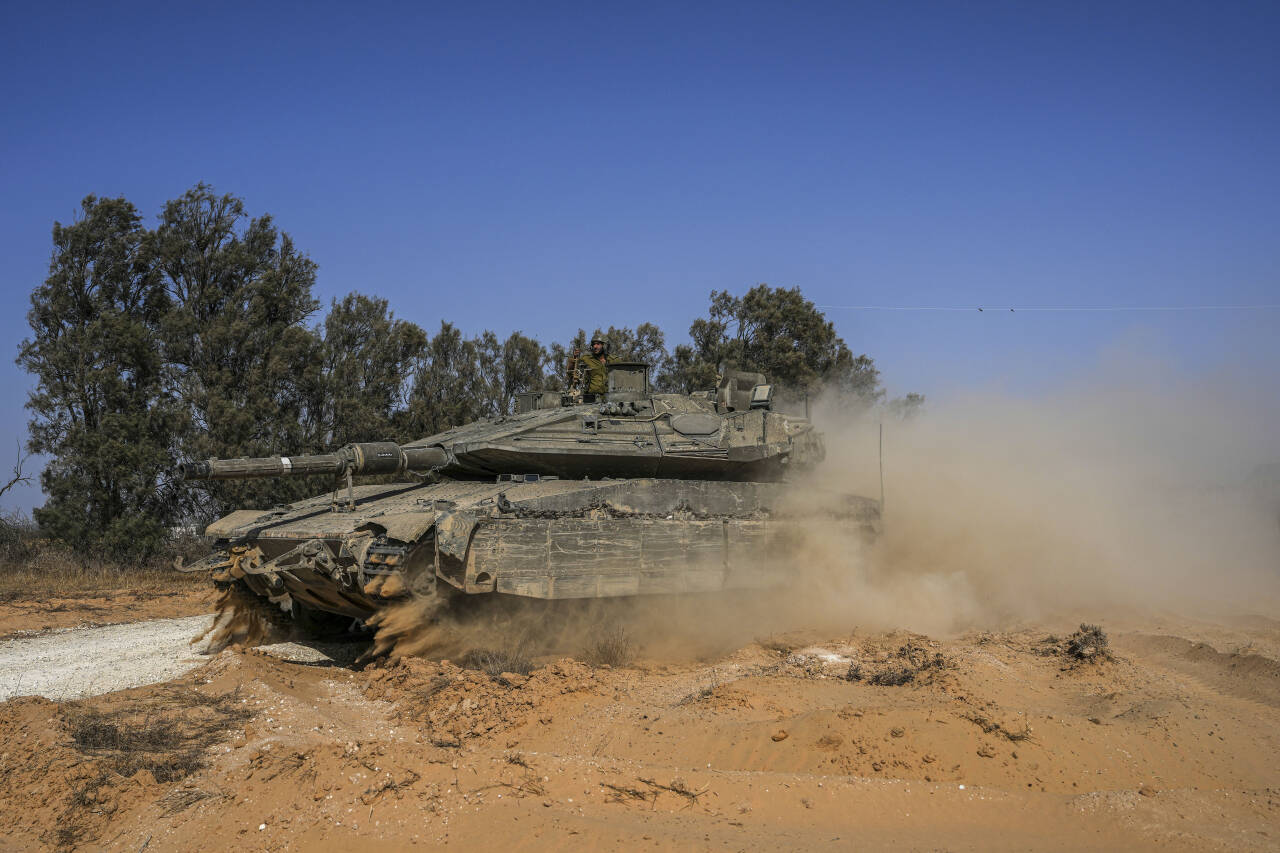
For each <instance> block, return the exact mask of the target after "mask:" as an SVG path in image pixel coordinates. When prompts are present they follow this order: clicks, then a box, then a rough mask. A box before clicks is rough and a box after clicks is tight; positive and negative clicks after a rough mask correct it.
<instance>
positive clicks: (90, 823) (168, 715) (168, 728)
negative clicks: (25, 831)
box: [46, 687, 253, 849]
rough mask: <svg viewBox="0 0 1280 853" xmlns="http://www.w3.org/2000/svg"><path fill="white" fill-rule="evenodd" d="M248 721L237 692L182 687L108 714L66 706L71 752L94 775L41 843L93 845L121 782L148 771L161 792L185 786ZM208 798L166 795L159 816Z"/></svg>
mask: <svg viewBox="0 0 1280 853" xmlns="http://www.w3.org/2000/svg"><path fill="white" fill-rule="evenodd" d="M251 716H253V712H252V711H250V710H249V709H248V708H247V707H246V706H245V704H244V703H243V702H242V701H241V699H240V697H239V692H238V691H233V692H231V693H225V694H221V695H209V694H207V693H201V692H200V691H198V690H193V689H191V688H182V687H171V688H168V689H166V690H164V691H163V692H162V693H161V695H160V696H159V697H153V698H141V699H136V700H134V701H132V702H127V703H126V704H123V705H121V706H118V707H114V708H111V709H110V710H100V709H98V708H94V707H91V706H89V705H88V703H87V702H75V703H68V704H66V705H63V706H62V717H63V721H64V723H65V725H66V728H67V732H68V734H69V735H70V738H71V744H72V746H74V747H75V748H76V749H77V750H78V751H79V752H81V753H83V754H84V755H86V756H88V758H89V762H90V765H89V766H90V768H91V770H92V772H91V774H90V775H88V776H87V777H86V778H84V779H83V780H82V781H81V782H79V783H78V784H77V785H76V786H75V788H74V789H73V790H72V792H71V796H70V797H68V799H67V804H66V808H65V809H64V810H63V812H62V814H60V815H59V816H58V821H57V826H56V827H55V828H53V829H51V830H50V831H49V834H48V836H46V840H47V841H48V842H49V843H51V845H52V846H54V847H57V848H60V849H72V848H76V847H79V846H81V845H83V844H85V843H87V842H89V841H91V840H93V839H94V837H96V834H97V832H99V831H100V830H101V828H102V825H103V823H104V821H105V820H106V819H107V818H109V816H110V813H111V811H112V810H113V809H114V805H111V804H112V803H113V802H114V800H115V793H116V792H117V791H118V789H119V786H120V782H121V779H122V778H127V777H130V776H133V775H134V774H136V773H139V772H140V771H143V770H146V771H147V772H149V773H150V774H151V775H152V777H154V778H155V780H156V781H157V782H159V783H161V784H169V783H172V782H176V781H178V780H181V779H184V778H186V777H188V776H190V775H191V774H193V773H195V772H197V771H198V770H200V769H201V768H203V767H204V766H205V752H206V750H208V748H209V747H211V746H213V745H214V744H216V743H218V742H220V741H222V740H223V739H224V738H225V737H226V735H227V729H228V727H229V726H230V725H231V724H232V723H235V722H240V721H243V720H246V719H248V718H249V717H251ZM209 796H214V795H213V794H211V793H209V792H194V793H191V794H177V793H171V794H170V797H169V798H167V799H166V800H165V802H164V808H165V810H166V813H169V814H175V813H176V812H178V811H181V810H182V809H183V808H186V807H187V806H189V805H191V804H192V803H193V802H196V801H198V800H199V799H204V798H206V797H209Z"/></svg>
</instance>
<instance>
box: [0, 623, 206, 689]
mask: <svg viewBox="0 0 1280 853" xmlns="http://www.w3.org/2000/svg"><path fill="white" fill-rule="evenodd" d="M211 620H212V617H210V616H190V617H187V618H184V619H155V620H151V621H148V622H133V623H127V624H123V625H108V626H106V627H102V628H76V629H71V630H64V631H54V632H51V633H48V634H42V635H40V636H36V637H18V638H15V639H10V640H4V641H0V701H5V700H8V699H11V698H13V697H15V696H43V697H45V698H46V699H56V700H61V699H79V698H82V697H85V696H97V695H99V694H102V693H110V692H112V691H116V690H125V689H128V688H130V687H139V686H141V685H144V684H155V683H157V682H161V681H168V680H169V679H171V678H177V677H178V676H180V675H182V674H183V673H185V672H187V671H189V670H191V669H194V668H195V667H197V666H199V665H200V664H202V663H204V662H205V658H204V657H203V656H202V655H201V654H199V650H198V649H197V647H195V646H192V645H191V639H192V638H193V637H195V636H197V635H198V634H200V633H201V632H203V631H204V629H205V628H207V627H208V626H209V624H210V622H211Z"/></svg>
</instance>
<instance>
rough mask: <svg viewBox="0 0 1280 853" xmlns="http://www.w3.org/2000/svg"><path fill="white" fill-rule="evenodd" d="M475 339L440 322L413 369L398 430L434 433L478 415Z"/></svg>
mask: <svg viewBox="0 0 1280 853" xmlns="http://www.w3.org/2000/svg"><path fill="white" fill-rule="evenodd" d="M479 373H480V359H479V351H478V348H477V346H476V342H475V341H473V340H469V339H467V338H464V337H463V336H462V332H461V331H459V330H458V328H457V327H456V326H454V325H453V324H452V323H447V322H441V323H440V331H439V332H437V333H436V335H435V336H434V337H433V338H431V343H430V344H428V345H427V348H426V351H425V352H424V354H423V355H422V357H421V358H420V359H419V360H418V364H417V366H416V368H415V369H414V372H413V388H412V390H411V391H410V394H409V406H408V409H407V411H406V412H405V413H404V415H403V416H402V420H401V432H402V433H407V434H409V435H411V436H413V437H414V438H421V437H423V436H427V435H434V434H435V433H437V432H442V431H444V430H446V429H448V428H450V427H453V426H460V425H462V424H465V423H468V422H470V421H473V420H475V419H476V418H478V417H481V414H482V409H483V406H482V398H483V394H484V389H483V382H482V379H481V377H480V375H479Z"/></svg>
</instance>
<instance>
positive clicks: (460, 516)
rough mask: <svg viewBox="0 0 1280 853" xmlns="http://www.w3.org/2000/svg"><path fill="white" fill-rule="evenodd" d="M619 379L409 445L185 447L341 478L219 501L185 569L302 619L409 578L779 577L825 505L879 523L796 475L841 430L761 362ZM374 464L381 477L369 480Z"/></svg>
mask: <svg viewBox="0 0 1280 853" xmlns="http://www.w3.org/2000/svg"><path fill="white" fill-rule="evenodd" d="M607 386H608V390H607V391H606V392H605V393H603V394H599V395H591V394H584V393H582V392H581V391H577V392H569V393H560V392H541V393H537V392H535V393H528V394H523V395H520V396H519V397H518V398H517V403H516V412H515V414H512V415H509V416H505V417H496V418H489V419H485V420H480V421H476V422H474V423H470V424H466V425H464V426H459V427H455V428H453V429H450V430H447V431H445V432H442V433H439V434H438V435H433V436H429V437H427V438H423V439H420V440H418V441H413V442H410V443H408V444H396V443H393V442H374V443H362V444H352V445H348V446H346V447H344V448H342V449H341V450H339V451H337V452H335V453H328V454H321V455H313V456H281V457H268V458H257V459H210V460H206V461H196V462H187V463H184V464H183V465H182V468H181V473H182V476H183V477H184V478H185V479H187V480H204V479H228V478H245V477H284V476H293V477H297V476H313V477H315V478H317V480H319V479H320V478H322V477H327V478H329V482H331V483H333V487H332V489H326V490H325V491H324V493H322V494H319V495H317V496H316V497H314V498H311V499H309V500H303V501H299V502H297V503H294V504H291V505H288V506H280V507H277V508H275V509H271V510H261V509H241V510H236V511H234V512H232V513H231V514H229V515H227V516H225V517H224V518H221V519H219V520H218V521H216V522H214V523H213V524H211V525H209V527H208V529H207V530H206V536H207V537H208V538H209V539H210V540H211V541H212V543H213V553H212V554H211V555H210V556H209V557H208V558H207V559H205V560H203V561H201V562H200V563H199V564H196V565H193V566H190V567H187V568H186V569H185V570H186V571H200V570H207V571H210V572H211V574H212V577H213V580H214V582H215V583H217V584H219V585H220V586H222V587H224V588H232V589H233V591H236V592H241V593H242V592H246V591H249V592H252V593H254V594H256V595H257V596H260V597H262V598H264V599H266V600H269V601H270V602H272V603H273V604H275V605H276V606H278V607H279V609H280V610H281V611H283V612H284V613H288V614H292V615H293V616H294V617H296V618H298V619H300V620H302V619H309V618H311V617H314V616H316V615H319V614H325V613H328V614H336V615H339V616H343V617H350V618H352V619H355V620H367V619H369V617H371V616H372V615H373V614H375V613H377V612H378V611H379V610H380V609H382V608H384V607H386V606H387V605H388V604H390V603H393V602H396V601H399V600H404V599H407V598H410V597H433V596H435V597H453V596H484V595H488V596H519V597H525V598H534V599H571V598H602V597H614V596H637V595H648V594H660V593H693V592H716V591H721V590H730V589H744V588H759V587H768V586H771V585H777V584H785V583H786V582H787V581H788V574H787V573H788V570H789V566H790V565H791V563H789V562H788V559H787V558H788V557H789V556H790V555H794V554H795V553H797V548H798V546H799V545H801V544H803V539H804V537H805V536H806V528H805V524H806V523H807V522H812V521H813V520H814V519H815V518H818V517H821V520H822V521H823V523H826V524H831V523H834V524H837V525H839V526H840V527H841V528H842V529H845V530H849V531H857V532H860V533H863V534H868V535H874V533H875V532H876V530H877V528H878V525H879V518H880V505H879V503H878V502H877V501H875V500H872V499H869V498H864V497H858V496H855V495H850V494H842V493H830V494H828V493H823V492H821V491H816V490H814V489H813V488H811V487H806V488H805V489H803V490H799V489H795V488H794V487H793V485H792V483H791V482H789V481H791V480H793V479H795V478H796V477H797V476H799V475H800V474H801V473H802V472H804V471H806V470H808V469H811V468H813V467H814V466H815V465H817V464H819V463H820V462H821V461H822V459H823V456H824V448H823V442H822V437H821V435H820V434H819V433H818V432H817V431H815V430H814V428H813V426H812V424H811V423H810V422H809V420H808V419H806V418H803V417H798V416H794V415H789V414H783V413H781V412H778V411H774V403H773V387H772V386H771V385H770V384H768V383H767V382H766V381H765V378H764V376H762V375H761V374H758V373H745V372H735V371H730V372H727V373H726V374H725V376H724V378H723V379H722V380H721V381H720V384H719V387H718V388H717V389H715V390H714V391H707V392H703V393H699V394H692V395H683V394H661V393H653V392H652V391H651V389H650V387H649V377H648V366H647V365H645V364H641V363H631V362H619V363H613V364H610V365H609V369H608V376H607ZM369 475H380V476H378V478H377V479H378V480H379V481H380V482H378V483H375V484H369V483H360V482H358V481H357V478H362V477H366V476H369ZM392 475H394V476H392ZM390 479H394V480H396V482H388V480H390Z"/></svg>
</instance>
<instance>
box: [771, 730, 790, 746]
mask: <svg viewBox="0 0 1280 853" xmlns="http://www.w3.org/2000/svg"><path fill="white" fill-rule="evenodd" d="M772 737H773V741H774V743H777V742H778V741H780V740H786V739H787V732H786V730H785V729H778V730H777V731H776V732H774V733H773V735H772Z"/></svg>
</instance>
